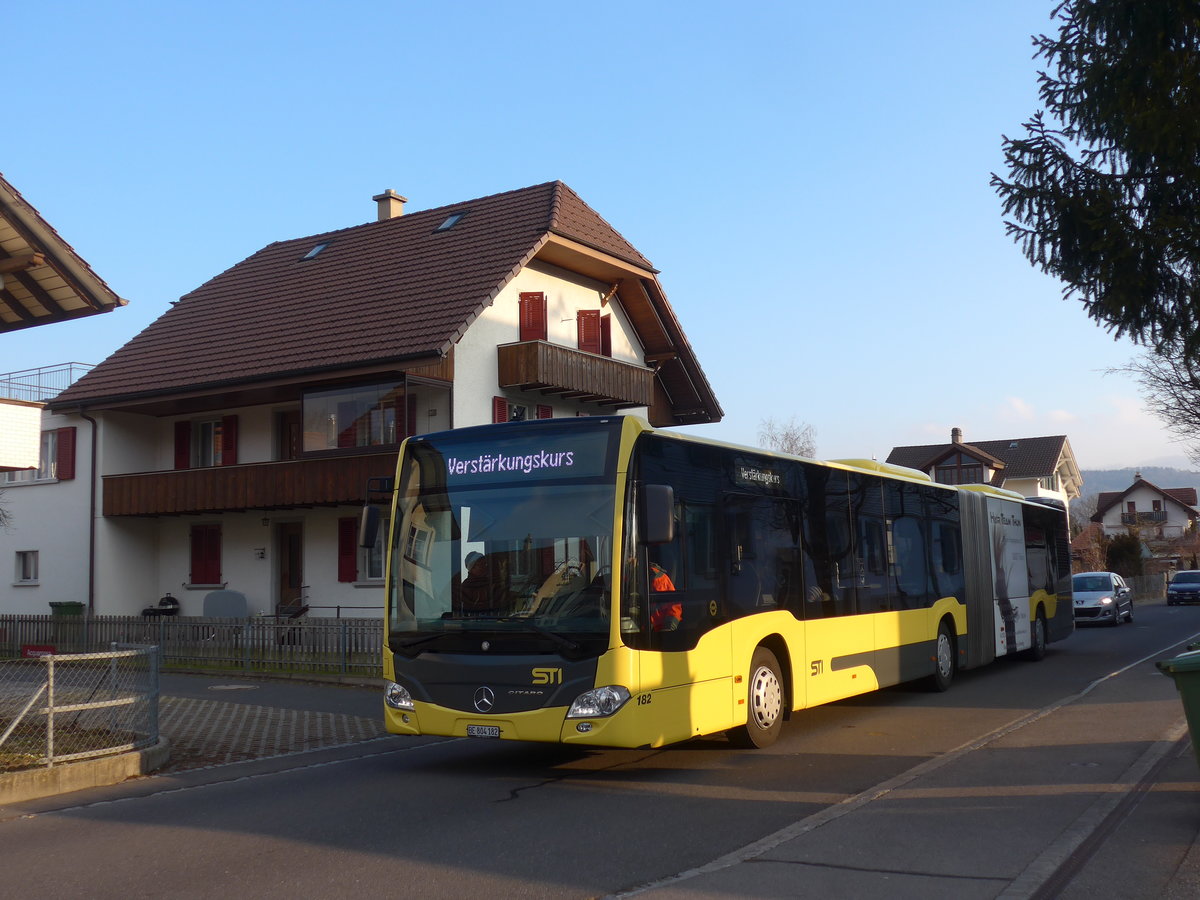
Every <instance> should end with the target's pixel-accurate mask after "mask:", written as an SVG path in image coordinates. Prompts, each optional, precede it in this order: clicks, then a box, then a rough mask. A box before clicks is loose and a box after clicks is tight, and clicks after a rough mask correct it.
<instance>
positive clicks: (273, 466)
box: [103, 451, 396, 516]
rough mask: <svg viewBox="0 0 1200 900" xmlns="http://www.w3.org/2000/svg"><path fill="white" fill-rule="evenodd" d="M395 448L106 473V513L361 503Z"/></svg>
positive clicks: (389, 466) (388, 467) (388, 471)
mask: <svg viewBox="0 0 1200 900" xmlns="http://www.w3.org/2000/svg"><path fill="white" fill-rule="evenodd" d="M395 469H396V453H395V451H392V452H390V453H372V454H368V455H363V456H338V457H322V458H319V459H297V460H285V461H282V462H268V463H251V464H248V465H239V466H217V467H214V468H208V469H177V470H174V471H169V472H143V473H139V474H134V475H105V476H104V500H103V511H104V515H106V516H178V515H187V514H195V513H204V512H237V511H241V510H251V509H253V510H260V509H261V510H267V509H288V508H295V507H306V506H337V505H344V504H357V503H362V502H363V499H364V495H365V493H366V485H367V479H368V478H377V477H381V476H390V475H392V474H394V473H395Z"/></svg>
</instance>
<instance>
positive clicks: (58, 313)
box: [0, 175, 126, 333]
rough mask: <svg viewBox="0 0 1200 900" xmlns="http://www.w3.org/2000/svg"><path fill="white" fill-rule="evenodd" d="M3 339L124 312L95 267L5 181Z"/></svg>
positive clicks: (0, 214) (1, 195)
mask: <svg viewBox="0 0 1200 900" xmlns="http://www.w3.org/2000/svg"><path fill="white" fill-rule="evenodd" d="M0 271H3V273H4V274H3V280H2V281H0V333H4V332H8V331H16V330H18V329H21V328H29V327H32V326H34V325H47V324H50V323H52V322H62V321H66V320H68V319H78V318H80V317H82V316H91V315H95V314H97V313H103V312H109V311H110V310H112V309H115V308H116V307H118V306H124V305H125V303H126V301H125V300H122V299H121V298H120V297H118V296H117V295H116V294H115V293H113V291H112V289H111V288H110V287H109V286H108V285H107V284H105V283H104V281H103V279H101V278H100V276H98V275H97V274H96V273H95V272H94V271H93V270H92V267H91V266H89V265H88V264H87V262H86V261H85V260H84V259H83V257H81V256H80V255H79V254H78V253H76V252H75V250H74V248H72V247H71V245H70V244H68V243H67V242H66V241H64V240H63V239H62V237H61V236H60V235H59V233H58V232H57V231H55V230H54V228H53V227H51V225H50V223H48V222H47V221H46V220H45V219H43V218H42V216H41V214H40V213H39V212H38V211H37V210H36V209H34V208H33V206H32V205H31V204H30V203H29V201H28V200H26V199H25V198H24V197H22V196H21V193H20V192H19V191H18V190H17V189H16V188H15V187H13V186H12V185H11V184H9V183H8V181H7V180H5V178H4V176H3V175H0Z"/></svg>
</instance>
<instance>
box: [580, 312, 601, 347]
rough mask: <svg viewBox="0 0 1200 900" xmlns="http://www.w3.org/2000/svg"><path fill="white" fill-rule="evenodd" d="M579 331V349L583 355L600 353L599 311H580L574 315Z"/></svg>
mask: <svg viewBox="0 0 1200 900" xmlns="http://www.w3.org/2000/svg"><path fill="white" fill-rule="evenodd" d="M575 322H576V325H577V326H578V329H579V349H580V350H582V351H583V352H584V353H599V352H600V310H598V309H581V310H579V312H577V313H576V314H575Z"/></svg>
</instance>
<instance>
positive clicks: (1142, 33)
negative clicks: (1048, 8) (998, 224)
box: [992, 0, 1200, 357]
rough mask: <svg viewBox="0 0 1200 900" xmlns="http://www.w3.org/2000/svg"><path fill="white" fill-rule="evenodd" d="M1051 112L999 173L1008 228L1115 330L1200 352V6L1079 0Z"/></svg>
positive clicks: (1055, 63) (1049, 66)
mask: <svg viewBox="0 0 1200 900" xmlns="http://www.w3.org/2000/svg"><path fill="white" fill-rule="evenodd" d="M1051 17H1052V18H1053V19H1054V20H1055V21H1056V22H1057V23H1058V25H1059V31H1058V34H1057V36H1055V37H1048V36H1046V35H1040V36H1036V37H1034V39H1033V43H1034V47H1035V54H1034V57H1035V59H1040V60H1043V61H1044V64H1045V69H1044V70H1042V71H1041V72H1039V75H1038V83H1039V95H1040V98H1041V102H1042V104H1043V106H1044V109H1043V110H1039V111H1038V112H1036V113H1035V114H1034V115H1033V116H1032V118H1031V119H1030V120H1029V121H1028V122H1026V123H1025V124H1024V126H1023V127H1024V131H1025V134H1024V135H1023V136H1021V137H1017V138H1008V137H1005V138H1004V142H1003V148H1004V154H1005V160H1006V164H1007V169H1008V177H1007V179H1006V178H1002V177H1000V176H998V175H995V174H993V175H992V185H993V187H994V188H995V189H996V191H997V193H998V194H999V195H1000V197H1001V199H1002V201H1003V209H1004V216H1005V219H1006V221H1005V225H1006V229H1007V231H1008V233H1009V235H1010V236H1012V237H1013V239H1014V240H1015V241H1016V242H1017V244H1018V245H1019V246H1020V247H1021V250H1022V251H1023V252H1024V254H1025V256H1026V257H1028V259H1029V260H1030V262H1031V263H1032V264H1034V265H1036V266H1038V267H1040V268H1041V269H1042V270H1043V271H1045V272H1047V273H1049V274H1052V275H1054V276H1056V277H1057V278H1059V279H1060V280H1061V281H1062V282H1063V285H1064V288H1063V294H1064V297H1065V298H1071V297H1076V298H1078V299H1079V300H1081V301H1082V302H1083V305H1084V307H1085V309H1086V310H1087V313H1088V315H1089V316H1090V317H1091V318H1093V319H1095V320H1096V321H1097V322H1098V323H1100V324H1102V325H1104V326H1105V327H1106V328H1108V329H1109V330H1110V331H1112V332H1113V333H1114V337H1121V336H1122V335H1127V336H1128V337H1130V338H1132V339H1133V340H1134V341H1136V342H1139V343H1143V344H1145V345H1148V346H1150V347H1152V348H1153V349H1154V350H1156V351H1160V352H1175V353H1182V354H1183V355H1185V356H1187V357H1194V356H1197V355H1200V0H1066V2H1061V3H1059V4H1058V5H1057V6H1055V7H1054V9H1053V10H1052V12H1051Z"/></svg>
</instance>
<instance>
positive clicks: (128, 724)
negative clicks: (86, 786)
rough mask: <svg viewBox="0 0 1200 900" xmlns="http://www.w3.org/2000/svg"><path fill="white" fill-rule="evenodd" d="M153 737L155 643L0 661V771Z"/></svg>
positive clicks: (124, 747) (134, 746)
mask: <svg viewBox="0 0 1200 900" xmlns="http://www.w3.org/2000/svg"><path fill="white" fill-rule="evenodd" d="M157 742H158V648H157V647H130V646H120V645H114V646H113V647H112V648H111V649H109V650H108V651H103V652H97V653H72V654H45V655H36V654H31V655H30V656H29V657H27V658H24V659H10V660H3V661H0V772H4V771H13V770H18V769H27V768H32V767H37V766H54V765H56V764H58V763H66V762H73V761H75V760H80V759H89V758H92V757H97V756H107V755H110V754H114V753H124V752H127V751H130V750H138V749H141V748H143V747H149V746H152V745H154V744H155V743H157Z"/></svg>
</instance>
